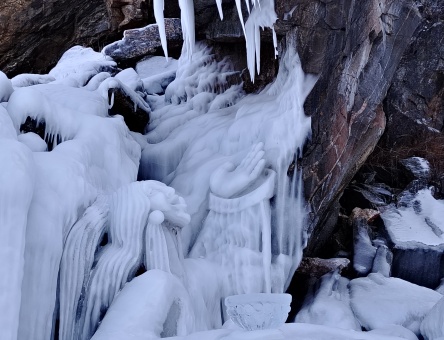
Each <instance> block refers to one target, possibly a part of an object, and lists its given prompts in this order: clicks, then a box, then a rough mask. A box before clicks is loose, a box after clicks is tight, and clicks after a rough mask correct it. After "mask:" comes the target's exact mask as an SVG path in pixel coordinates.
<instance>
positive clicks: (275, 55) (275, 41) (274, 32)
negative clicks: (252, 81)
mask: <svg viewBox="0 0 444 340" xmlns="http://www.w3.org/2000/svg"><path fill="white" fill-rule="evenodd" d="M271 30H272V31H273V46H274V58H275V59H276V58H277V56H278V55H279V53H278V50H277V44H278V43H277V36H276V31H275V30H274V27H273V28H272V29H271Z"/></svg>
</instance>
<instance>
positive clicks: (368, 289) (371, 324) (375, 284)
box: [350, 273, 442, 335]
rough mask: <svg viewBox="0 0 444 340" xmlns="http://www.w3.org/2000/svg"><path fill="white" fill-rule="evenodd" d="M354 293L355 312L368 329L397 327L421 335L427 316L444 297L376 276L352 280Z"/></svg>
mask: <svg viewBox="0 0 444 340" xmlns="http://www.w3.org/2000/svg"><path fill="white" fill-rule="evenodd" d="M350 292H351V306H352V309H353V312H354V314H355V316H356V318H357V319H358V320H359V322H360V323H361V325H362V326H363V327H364V328H365V329H367V330H372V329H377V328H383V327H385V326H387V325H391V324H395V325H400V326H403V327H406V328H408V329H409V330H411V331H412V332H414V333H415V334H417V335H418V334H419V326H420V324H421V321H422V319H423V318H424V316H425V315H426V314H427V313H428V312H429V311H430V309H431V308H432V307H433V306H434V305H435V304H436V303H437V302H438V300H439V299H441V298H442V295H441V294H439V293H437V292H435V291H433V290H431V289H428V288H425V287H421V286H418V285H415V284H413V283H409V282H407V281H403V280H401V279H398V278H393V277H390V278H387V277H384V276H382V275H381V274H374V273H372V274H370V275H369V276H368V277H365V278H358V279H354V280H352V281H351V282H350Z"/></svg>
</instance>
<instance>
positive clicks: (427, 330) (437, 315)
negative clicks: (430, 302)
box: [421, 297, 444, 340]
mask: <svg viewBox="0 0 444 340" xmlns="http://www.w3.org/2000/svg"><path fill="white" fill-rule="evenodd" d="M421 334H422V336H423V337H424V338H425V340H434V339H438V338H441V337H444V297H443V298H441V300H439V301H438V303H437V304H436V305H435V306H434V307H433V308H432V309H431V310H430V311H429V312H428V313H427V315H426V316H425V318H424V320H422V322H421Z"/></svg>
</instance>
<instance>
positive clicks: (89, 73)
mask: <svg viewBox="0 0 444 340" xmlns="http://www.w3.org/2000/svg"><path fill="white" fill-rule="evenodd" d="M115 67H116V63H115V62H114V61H113V60H112V59H111V58H110V57H108V56H105V55H104V54H102V53H99V52H95V51H94V50H93V49H92V48H85V47H82V46H74V47H71V48H70V49H69V50H68V51H66V52H65V53H64V54H63V56H62V57H61V58H60V60H59V62H58V63H57V65H56V66H55V67H54V68H53V69H52V70H51V71H50V72H49V76H51V77H53V78H54V79H55V82H56V83H57V84H65V85H69V86H73V87H81V86H83V85H85V84H86V83H87V81H88V80H89V79H90V78H91V77H93V76H94V75H96V74H97V73H99V72H102V71H108V70H112V69H114V68H115Z"/></svg>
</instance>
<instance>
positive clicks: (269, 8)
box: [154, 0, 278, 82]
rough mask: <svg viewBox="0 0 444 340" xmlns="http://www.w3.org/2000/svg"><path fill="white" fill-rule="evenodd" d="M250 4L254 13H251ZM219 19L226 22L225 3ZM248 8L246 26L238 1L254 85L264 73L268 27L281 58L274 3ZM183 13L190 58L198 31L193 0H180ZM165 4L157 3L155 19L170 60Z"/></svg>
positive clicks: (261, 1)
mask: <svg viewBox="0 0 444 340" xmlns="http://www.w3.org/2000/svg"><path fill="white" fill-rule="evenodd" d="M250 1H251V4H252V9H251V11H250ZM216 5H217V9H218V11H219V16H220V18H221V20H223V18H224V15H223V10H222V0H216ZM245 5H246V7H247V9H248V12H249V17H248V19H247V22H246V23H245V22H244V17H243V14H242V2H241V0H236V8H237V13H238V15H239V20H240V23H241V26H242V30H243V32H244V36H245V42H246V49H247V67H248V70H249V72H250V78H251V80H252V81H253V82H254V79H255V74H256V71H257V73H258V74H259V73H260V60H261V59H260V58H261V57H260V55H261V53H260V49H261V37H260V35H261V32H260V30H261V29H264V28H265V27H267V28H270V29H271V31H272V34H273V44H274V50H275V56H277V54H278V50H277V36H276V32H275V30H274V27H273V25H274V23H275V22H276V20H277V15H276V12H275V10H274V0H245ZM179 6H180V10H181V23H182V33H183V40H184V42H185V44H184V46H185V48H186V51H187V54H188V57H191V56H192V54H193V49H194V43H195V37H194V35H195V29H194V2H193V0H179ZM163 8H164V0H155V1H154V16H155V19H156V22H157V25H158V27H159V35H160V40H161V42H162V47H163V50H164V52H165V56H166V58H167V59H168V51H167V46H166V34H165V23H164V16H163Z"/></svg>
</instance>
